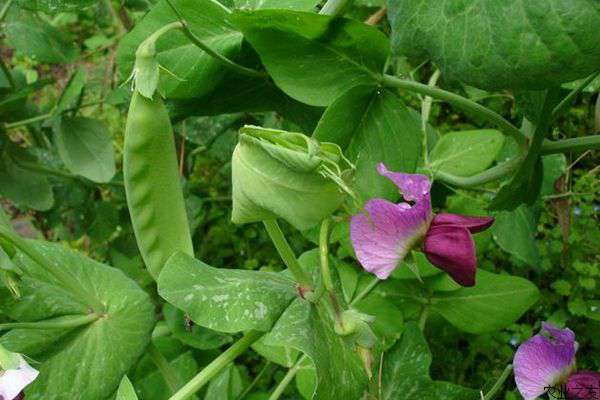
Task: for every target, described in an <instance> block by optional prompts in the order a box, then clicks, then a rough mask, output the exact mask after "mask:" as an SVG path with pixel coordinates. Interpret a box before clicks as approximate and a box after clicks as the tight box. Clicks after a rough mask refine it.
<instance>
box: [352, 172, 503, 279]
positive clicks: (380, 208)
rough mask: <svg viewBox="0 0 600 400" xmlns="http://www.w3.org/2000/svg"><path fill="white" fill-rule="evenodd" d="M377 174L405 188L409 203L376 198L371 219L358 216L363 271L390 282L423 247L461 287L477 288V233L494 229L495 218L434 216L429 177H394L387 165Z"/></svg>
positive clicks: (356, 242)
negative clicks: (412, 252) (413, 251)
mask: <svg viewBox="0 0 600 400" xmlns="http://www.w3.org/2000/svg"><path fill="white" fill-rule="evenodd" d="M377 172H379V174H380V175H382V176H385V177H386V178H388V179H390V180H391V181H392V182H393V183H394V184H395V185H396V186H397V187H398V188H399V189H400V192H401V193H402V196H403V197H404V200H405V202H404V203H399V204H394V203H392V202H389V201H387V200H384V199H371V200H369V201H368V202H367V203H366V204H365V211H366V213H365V214H359V215H355V216H353V217H352V221H351V223H350V237H351V240H352V246H353V247H354V250H355V252H356V256H357V257H358V260H359V261H360V263H361V265H362V266H363V268H364V269H365V270H367V271H368V272H371V273H373V274H375V275H376V276H377V277H378V278H379V279H386V278H388V277H389V276H390V275H391V273H392V272H393V271H394V269H395V268H396V267H397V266H398V264H399V263H400V262H401V261H402V260H403V259H404V257H406V255H407V254H408V252H409V251H410V250H411V249H413V248H415V247H418V246H420V247H421V249H422V250H423V252H424V253H425V256H426V257H427V259H428V260H429V261H430V262H431V263H432V264H433V265H435V266H436V267H438V268H440V269H442V270H444V271H446V272H447V273H448V274H449V275H450V276H451V277H452V278H453V279H454V280H455V281H456V282H458V283H459V284H461V285H463V286H473V285H474V284H475V271H476V268H477V257H476V254H475V243H474V242H473V237H472V236H471V234H472V233H476V232H480V231H483V230H485V229H487V228H489V227H490V226H491V225H492V223H493V222H494V218H492V217H469V216H465V215H458V214H446V213H443V214H438V215H433V213H432V211H431V198H430V194H429V191H430V189H431V182H430V181H429V179H428V178H427V176H425V175H419V174H403V173H398V172H391V171H388V169H387V168H386V167H385V165H384V164H383V163H379V165H378V166H377Z"/></svg>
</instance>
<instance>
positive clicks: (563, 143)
mask: <svg viewBox="0 0 600 400" xmlns="http://www.w3.org/2000/svg"><path fill="white" fill-rule="evenodd" d="M597 149H600V135H592V136H584V137H579V138H572V139H563V140H556V141H552V142H551V141H546V142H544V144H543V145H542V154H554V153H569V152H580V151H586V150H597Z"/></svg>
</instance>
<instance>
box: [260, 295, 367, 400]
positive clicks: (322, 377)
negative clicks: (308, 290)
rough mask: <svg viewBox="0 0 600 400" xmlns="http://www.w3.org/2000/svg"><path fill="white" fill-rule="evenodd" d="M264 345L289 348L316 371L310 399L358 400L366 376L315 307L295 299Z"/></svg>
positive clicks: (351, 349) (351, 347)
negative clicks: (296, 352)
mask: <svg viewBox="0 0 600 400" xmlns="http://www.w3.org/2000/svg"><path fill="white" fill-rule="evenodd" d="M264 343H265V344H267V345H271V346H290V347H292V348H295V349H297V350H299V351H301V352H302V353H304V354H306V355H307V356H308V357H309V358H310V359H311V360H312V363H313V364H314V367H315V368H316V371H317V385H316V388H315V389H314V395H313V396H312V398H313V399H317V400H329V399H359V398H361V396H362V395H363V392H364V391H365V390H366V386H367V376H366V373H365V371H364V369H363V366H362V364H361V361H360V358H359V357H358V355H357V353H356V352H355V350H354V345H353V344H352V343H351V342H350V341H349V340H348V339H346V338H343V337H341V336H338V335H337V334H336V333H335V332H334V331H333V321H331V320H330V319H329V316H328V315H327V314H326V312H325V311H324V310H323V309H321V308H320V306H318V305H313V304H310V303H308V302H306V301H305V300H302V299H296V300H294V302H293V303H292V304H291V306H290V307H289V308H288V309H287V310H285V312H284V313H283V315H282V316H281V318H279V320H278V321H277V323H276V324H275V326H274V327H273V329H272V330H271V332H270V333H268V334H267V335H266V336H265V337H264Z"/></svg>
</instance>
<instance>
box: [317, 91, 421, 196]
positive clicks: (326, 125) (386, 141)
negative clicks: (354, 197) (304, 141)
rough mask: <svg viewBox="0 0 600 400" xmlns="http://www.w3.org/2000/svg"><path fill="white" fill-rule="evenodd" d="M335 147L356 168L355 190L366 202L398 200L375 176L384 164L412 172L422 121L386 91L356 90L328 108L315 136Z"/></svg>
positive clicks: (392, 168)
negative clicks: (378, 198)
mask: <svg viewBox="0 0 600 400" xmlns="http://www.w3.org/2000/svg"><path fill="white" fill-rule="evenodd" d="M313 136H314V137H315V138H316V139H318V140H319V141H326V142H333V143H337V144H338V145H339V146H340V147H341V148H342V149H343V150H344V153H345V154H346V156H347V157H349V158H350V160H351V161H352V162H355V163H356V174H355V187H356V188H358V191H359V192H360V194H362V195H363V196H364V198H365V200H366V199H369V198H373V197H386V198H389V199H394V198H397V197H398V190H397V189H396V188H395V186H394V185H392V184H391V183H390V182H389V181H388V180H386V179H384V178H381V177H380V176H379V175H378V174H377V164H378V163H379V162H384V163H385V164H386V166H387V167H388V168H389V169H390V170H392V171H403V172H414V170H415V168H416V166H417V162H418V160H419V159H420V154H421V143H422V133H421V125H420V120H418V119H417V118H416V117H415V115H414V114H413V113H411V112H410V111H409V109H408V108H407V107H406V106H405V105H404V103H403V102H402V100H401V99H400V98H399V97H398V96H396V95H395V94H394V93H392V92H391V91H388V90H381V89H374V88H372V87H369V86H358V87H355V88H353V89H350V90H349V91H347V92H346V93H345V94H344V95H342V96H341V97H339V98H338V99H337V100H336V101H335V102H334V103H333V104H332V105H331V106H329V107H328V108H327V110H326V111H325V114H323V117H322V118H321V120H320V121H319V124H318V125H317V128H316V130H315V132H314V135H313Z"/></svg>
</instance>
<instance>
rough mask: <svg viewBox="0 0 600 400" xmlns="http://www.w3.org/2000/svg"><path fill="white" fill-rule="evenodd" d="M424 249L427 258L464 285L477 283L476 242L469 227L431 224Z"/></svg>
mask: <svg viewBox="0 0 600 400" xmlns="http://www.w3.org/2000/svg"><path fill="white" fill-rule="evenodd" d="M423 250H424V252H425V256H426V257H427V259H428V260H429V261H430V262H431V263H432V264H433V265H435V266H436V267H438V268H440V269H442V270H444V271H446V272H447V273H448V274H449V275H450V276H451V277H452V279H454V280H455V281H456V282H457V283H459V284H460V285H462V286H473V285H475V271H476V268H477V258H476V256H475V243H474V242H473V238H472V237H471V233H470V232H469V230H468V229H467V228H462V227H460V226H446V225H440V226H431V227H430V228H429V231H428V232H427V236H426V237H425V242H424V244H423Z"/></svg>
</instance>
